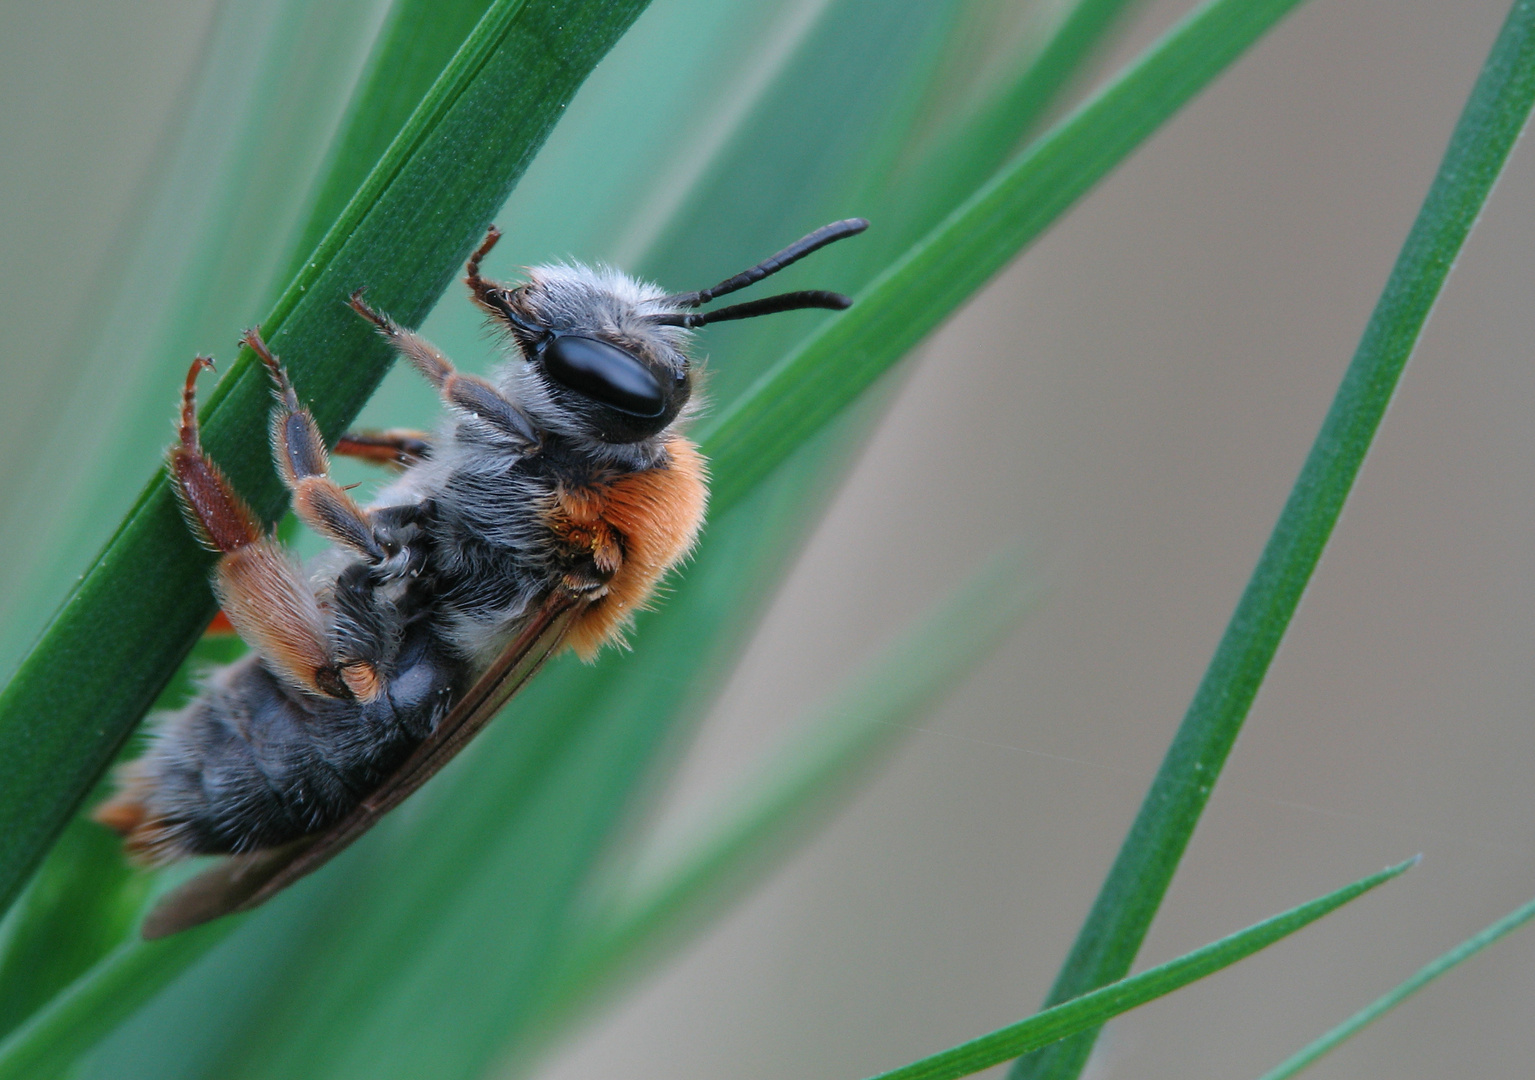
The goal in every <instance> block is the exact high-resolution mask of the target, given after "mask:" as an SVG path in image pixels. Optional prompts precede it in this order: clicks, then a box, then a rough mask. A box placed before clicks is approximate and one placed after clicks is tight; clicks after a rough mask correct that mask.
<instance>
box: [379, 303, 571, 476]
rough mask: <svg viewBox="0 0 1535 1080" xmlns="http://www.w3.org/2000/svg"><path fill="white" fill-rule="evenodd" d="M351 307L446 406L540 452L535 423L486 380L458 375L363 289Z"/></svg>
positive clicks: (528, 449)
mask: <svg viewBox="0 0 1535 1080" xmlns="http://www.w3.org/2000/svg"><path fill="white" fill-rule="evenodd" d="M351 304H352V310H353V311H355V312H357V314H359V315H361V316H362V317H363V318H364V319H367V320H368V321H369V322H370V323H372V324H373V325H374V326H375V327H376V328H377V329H378V332H379V333H380V334H382V335H383V336H384V338H385V339H386V340H387V341H388V342H389V344H391V345H393V346H394V347H395V349H396V350H398V351H399V353H400V355H401V356H403V357H405V359H407V360H409V361H410V363H411V366H412V367H414V368H415V369H416V370H417V371H419V372H420V373H421V374H422V376H423V377H424V378H425V379H426V380H427V381H428V382H429V383H431V384H432V385H433V386H435V387H436V388H437V392H438V393H440V394H441V395H442V400H443V402H444V403H445V404H447V405H449V406H451V407H453V408H455V409H460V410H462V411H464V412H466V413H469V414H470V415H471V416H475V417H478V418H479V419H480V420H482V421H483V422H484V423H485V424H487V425H488V426H489V427H490V428H491V429H492V430H494V431H495V432H496V433H497V434H498V435H500V436H502V437H503V438H505V439H507V440H509V441H511V442H512V443H514V444H515V445H516V446H517V447H518V449H519V450H521V451H522V452H523V453H527V454H531V453H534V452H536V451H537V450H538V446H539V443H540V437H539V434H538V432H537V430H535V428H534V427H533V422H532V421H531V420H529V419H528V416H527V414H526V413H524V412H523V411H522V410H521V409H520V408H518V407H517V405H516V404H515V403H513V402H511V401H509V400H507V398H506V397H505V396H504V395H503V394H502V393H501V391H499V390H497V389H496V388H495V387H494V386H492V385H491V384H490V383H488V382H486V381H485V380H484V379H481V378H477V377H475V376H473V375H465V374H463V373H461V372H459V371H457V370H456V369H455V368H454V367H453V365H452V364H451V363H449V361H448V358H447V357H446V356H444V355H442V353H441V352H439V351H438V350H437V348H436V346H434V345H433V344H432V343H431V342H429V341H427V340H426V339H425V338H424V337H422V336H421V335H420V334H413V333H411V332H410V331H409V330H407V329H405V328H404V327H403V326H401V325H400V324H399V323H397V322H395V321H394V320H393V319H391V318H390V317H389V316H388V315H385V314H382V313H381V312H377V311H374V310H373V309H372V308H371V307H369V306H368V305H367V304H366V303H364V302H363V298H362V290H361V289H358V290H357V291H356V292H354V293H353V294H352V299H351Z"/></svg>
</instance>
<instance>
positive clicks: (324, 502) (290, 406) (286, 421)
mask: <svg viewBox="0 0 1535 1080" xmlns="http://www.w3.org/2000/svg"><path fill="white" fill-rule="evenodd" d="M241 340H243V341H244V342H245V344H247V345H249V346H250V347H251V348H252V349H254V350H255V352H256V355H257V356H259V357H260V358H261V362H262V363H263V364H265V365H266V368H267V372H268V373H269V374H270V375H271V376H272V382H273V384H274V385H275V386H276V388H277V398H278V404H277V407H276V408H275V409H273V410H272V457H273V459H274V460H275V461H276V463H277V472H278V474H279V475H280V476H281V477H282V479H283V483H284V484H286V485H287V486H288V490H289V491H291V492H292V493H293V512H294V513H296V514H297V515H298V516H299V518H300V520H302V521H303V522H304V524H306V525H308V526H309V527H310V528H311V529H313V530H314V531H315V532H317V533H319V534H320V535H321V536H323V537H325V538H326V539H327V540H329V541H331V542H332V543H336V544H341V545H342V546H344V547H348V548H351V549H352V550H353V551H355V552H357V553H358V554H360V555H362V556H363V557H364V558H366V559H368V561H370V562H372V563H374V564H378V563H382V562H383V561H384V560H386V559H388V558H389V557H390V556H391V555H394V554H397V552H398V545H397V544H395V543H394V542H393V541H392V540H390V539H389V538H388V537H386V536H383V535H381V534H380V533H379V531H378V530H377V529H375V528H374V527H373V522H372V521H371V520H369V518H368V515H367V514H366V513H364V512H363V510H362V508H361V507H359V506H358V505H357V504H356V503H355V502H353V501H352V497H351V496H350V495H348V494H347V493H346V489H344V488H343V487H341V485H339V484H337V483H336V482H335V481H334V480H332V479H331V478H330V475H329V473H330V459H329V458H328V457H327V456H326V453H325V442H324V441H323V440H322V439H321V438H320V429H319V427H318V426H316V424H315V422H314V417H313V416H311V415H310V414H309V410H308V409H306V408H304V407H303V406H302V405H300V404H299V400H298V395H297V394H295V393H294V391H293V384H292V383H291V382H290V381H289V380H288V372H287V371H286V370H285V369H284V368H283V366H282V364H281V363H279V362H278V360H277V357H275V356H273V355H272V352H271V350H270V349H268V348H267V346H266V342H264V341H262V340H261V334H260V333H259V332H257V331H255V330H247V331H246V332H245V336H244V338H242V339H241Z"/></svg>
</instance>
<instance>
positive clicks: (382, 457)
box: [332, 428, 432, 469]
mask: <svg viewBox="0 0 1535 1080" xmlns="http://www.w3.org/2000/svg"><path fill="white" fill-rule="evenodd" d="M332 453H335V454H338V455H340V456H342V457H354V458H358V459H360V460H362V461H371V462H373V463H374V464H377V465H389V466H393V467H395V468H397V469H408V468H410V466H412V465H415V464H417V463H418V462H422V461H425V460H426V459H427V458H428V457H430V456H431V454H432V437H431V436H430V435H428V434H427V433H426V432H424V431H407V430H405V429H404V428H390V429H389V430H388V431H348V432H347V433H346V434H345V435H343V436H341V440H340V441H339V442H337V443H336V448H335V450H333V451H332Z"/></svg>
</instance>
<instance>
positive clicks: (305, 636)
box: [169, 356, 352, 698]
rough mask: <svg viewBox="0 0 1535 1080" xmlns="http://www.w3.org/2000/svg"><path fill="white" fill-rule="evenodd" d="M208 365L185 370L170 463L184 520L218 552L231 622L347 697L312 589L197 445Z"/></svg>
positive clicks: (319, 689)
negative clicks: (200, 379)
mask: <svg viewBox="0 0 1535 1080" xmlns="http://www.w3.org/2000/svg"><path fill="white" fill-rule="evenodd" d="M212 366H213V364H212V362H211V361H210V360H208V359H207V358H206V357H201V356H200V357H198V358H197V359H196V360H194V361H193V362H192V369H191V370H190V371H189V372H187V381H186V385H185V387H184V389H183V390H182V393H181V425H180V428H179V429H178V430H179V432H180V436H181V437H180V440H179V441H178V442H177V444H176V445H175V446H174V447H172V448H171V452H170V455H169V458H170V460H169V465H170V472H171V479H172V482H173V484H174V485H175V488H176V494H177V495H178V496H179V497H180V500H181V508H182V512H183V514H184V515H185V517H186V519H187V524H188V525H189V526H190V527H191V529H192V531H193V533H194V534H195V535H196V536H197V537H198V538H199V539H200V540H201V541H202V542H203V544H205V545H206V546H207V547H210V548H212V549H213V550H214V551H218V552H221V553H222V558H220V559H219V562H218V567H217V570H216V572H215V576H214V591H215V592H217V594H218V599H219V603H220V605H221V606H222V607H223V610H224V614H225V615H226V616H228V618H229V621H230V622H231V623H232V624H233V625H234V628H235V629H236V630H237V631H239V634H240V636H241V637H242V638H244V639H245V641H246V642H247V643H248V644H249V645H250V646H251V647H252V648H254V649H255V650H256V651H257V652H259V653H260V654H261V655H262V657H263V658H264V659H266V660H267V662H268V663H270V664H271V666H272V669H273V670H274V671H276V672H278V673H280V674H281V675H283V676H284V677H286V678H287V679H288V681H289V682H291V683H292V684H293V685H295V686H297V687H300V688H302V689H305V690H309V691H310V692H312V693H316V694H322V695H325V696H328V697H341V698H350V697H351V696H352V693H351V691H349V690H348V689H347V687H346V684H345V682H344V681H343V680H342V677H341V671H340V669H339V668H338V666H337V665H336V664H335V663H334V662H333V661H332V659H331V655H330V648H329V646H328V644H327V643H326V640H325V630H324V622H323V621H322V620H321V618H320V610H319V605H318V604H317V603H316V602H315V597H314V593H313V591H312V590H311V589H310V588H309V585H308V583H307V582H306V581H305V580H304V579H303V577H302V576H301V575H300V574H299V572H298V570H297V569H296V568H295V567H294V566H293V564H292V563H291V562H289V561H288V557H287V555H286V554H285V553H284V552H283V550H282V548H281V547H279V546H278V545H277V543H276V541H275V540H273V539H272V538H271V537H269V536H267V535H265V533H264V532H263V530H262V528H261V525H260V523H259V522H258V521H257V519H256V516H255V515H254V514H253V513H251V511H250V508H249V507H247V506H246V505H245V502H244V500H242V499H241V498H240V497H239V496H238V495H236V494H235V492H234V490H233V489H232V488H231V487H230V486H229V481H228V480H226V479H225V478H224V474H223V473H221V472H220V471H219V468H218V466H216V465H214V464H213V462H212V461H210V460H208V458H207V456H206V455H205V454H204V453H203V451H202V445H201V443H200V441H199V438H198V430H197V399H196V394H195V385H196V382H197V376H198V373H199V372H202V371H203V370H205V369H208V368H211V367H212Z"/></svg>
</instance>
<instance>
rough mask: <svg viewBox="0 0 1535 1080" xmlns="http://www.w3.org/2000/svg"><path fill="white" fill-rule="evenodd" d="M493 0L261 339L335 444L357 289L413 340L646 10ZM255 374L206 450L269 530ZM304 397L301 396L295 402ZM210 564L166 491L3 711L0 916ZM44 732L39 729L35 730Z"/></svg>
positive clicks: (343, 417)
mask: <svg viewBox="0 0 1535 1080" xmlns="http://www.w3.org/2000/svg"><path fill="white" fill-rule="evenodd" d="M643 6H644V3H643V0H628V2H624V3H592V2H584V3H583V2H578V0H565V2H563V3H545V4H537V5H525V4H523V3H521V2H520V0H500V2H498V3H496V4H494V5H493V6H492V7H491V9H490V10H489V11H488V12H487V14H486V16H485V17H484V18H483V19H482V20H481V21H480V23H479V24H478V25H477V26H476V28H475V30H474V33H473V34H471V36H470V38H469V40H468V41H467V42H466V43H465V45H464V47H463V48H462V49H461V50H460V51H459V52H458V53H457V54H456V55H455V57H454V60H453V62H452V64H450V65H449V67H448V69H447V70H445V71H444V73H443V75H442V76H441V77H440V78H439V79H438V80H437V82H436V83H435V84H434V85H433V87H432V90H431V92H430V93H429V94H428V97H427V99H426V100H425V101H423V103H422V105H421V107H420V108H419V109H418V110H417V112H416V113H415V114H413V116H412V119H411V122H410V123H408V124H407V125H406V127H405V128H404V130H402V132H401V133H400V135H399V136H398V137H397V138H396V139H395V141H394V143H393V144H391V146H390V149H389V151H388V153H386V155H385V156H384V158H383V159H382V160H381V161H380V163H379V165H378V166H377V167H376V168H375V169H374V170H373V171H372V172H371V173H370V174H369V178H368V180H367V182H366V183H365V184H364V185H363V187H362V188H361V189H360V190H359V191H358V193H357V195H356V196H355V197H354V198H353V199H352V201H351V202H350V203H349V204H348V205H347V207H346V209H345V211H344V212H343V214H342V215H341V217H340V218H339V219H338V220H337V222H336V223H335V224H334V225H333V227H332V229H331V231H330V232H329V233H328V234H327V236H326V238H325V239H324V241H323V242H322V243H321V245H320V247H319V249H318V250H317V251H316V253H315V256H314V257H313V259H311V260H310V261H309V262H307V263H306V264H305V267H304V270H303V272H301V274H300V275H299V277H298V278H297V279H296V280H295V281H294V283H293V284H292V286H291V287H290V288H289V289H288V290H287V292H286V293H285V294H284V296H283V298H282V299H281V300H280V301H279V302H278V304H277V306H276V308H275V310H274V311H273V313H272V314H271V316H270V317H269V318H268V319H267V320H266V321H265V322H264V326H265V328H266V331H267V333H268V335H269V337H270V338H271V339H272V341H273V345H274V347H275V348H277V349H278V350H279V352H282V353H285V354H286V355H285V359H286V360H287V361H288V363H289V366H290V368H291V370H292V372H293V375H294V381H295V383H296V384H297V385H298V386H299V388H300V390H301V392H303V391H304V390H305V389H306V388H308V387H315V386H323V387H325V388H326V394H325V396H323V397H320V398H318V399H316V400H315V401H314V402H313V407H314V413H315V416H316V419H317V420H318V421H319V423H320V426H321V428H322V429H323V430H324V431H325V432H326V434H327V435H328V436H329V437H331V438H334V437H335V436H336V435H338V434H339V433H340V431H341V429H342V428H343V427H344V426H345V424H346V423H347V422H348V421H349V420H350V419H351V417H352V416H353V415H355V413H356V411H357V410H358V409H359V408H360V407H361V405H362V403H363V402H364V401H365V400H366V399H367V397H368V394H369V393H370V392H371V391H372V390H373V388H374V387H375V386H376V385H377V383H378V380H379V379H380V378H381V377H382V376H383V373H384V372H385V371H386V370H387V368H388V366H389V364H390V363H391V362H392V357H391V356H390V355H389V351H388V350H387V348H385V347H384V346H383V343H382V342H381V341H378V340H377V337H376V335H372V334H371V333H370V332H369V331H368V329H367V328H366V327H365V326H362V325H360V324H359V320H357V319H356V318H355V317H350V318H349V317H348V315H349V313H348V312H347V311H346V308H345V305H344V303H343V302H342V301H343V299H344V297H345V296H346V295H347V294H348V293H350V292H351V291H352V290H353V289H355V288H357V287H358V286H359V285H363V284H366V285H368V286H369V287H370V289H371V292H370V295H371V296H372V297H373V299H374V301H375V302H376V303H377V304H378V305H379V306H381V307H383V308H385V309H386V310H391V311H392V312H393V313H394V314H396V316H397V317H398V318H399V319H400V320H401V321H402V322H404V323H407V324H411V325H413V324H415V323H418V322H419V321H420V320H421V319H422V318H423V317H424V315H425V313H426V312H427V310H429V309H430V307H431V305H432V303H433V302H435V300H436V299H437V297H438V296H440V295H441V293H442V291H443V289H444V288H445V287H446V285H447V283H448V281H449V280H450V279H451V277H452V275H453V273H454V271H455V270H456V268H457V265H458V263H459V262H460V261H461V259H462V258H463V257H464V256H465V255H466V254H467V252H468V251H469V249H470V248H471V247H472V246H473V244H474V242H475V241H476V239H477V238H478V236H479V234H480V233H481V232H482V230H483V228H484V226H485V224H486V222H488V221H489V219H490V216H491V215H492V213H494V211H495V209H496V208H497V207H498V206H500V205H501V203H502V202H503V201H504V200H505V197H506V194H507V192H508V191H509V190H510V188H511V186H512V184H513V183H514V182H515V180H516V178H517V177H518V176H519V175H520V174H521V172H522V170H523V169H524V168H525V167H526V165H527V162H528V161H529V160H530V159H531V156H532V154H533V153H534V152H535V151H536V149H537V147H538V146H539V145H540V144H541V143H542V142H543V140H544V138H545V137H546V136H547V134H548V131H549V129H550V128H551V127H552V126H553V124H554V122H555V120H557V119H558V117H559V115H560V111H561V109H562V107H563V105H564V103H565V102H566V101H568V100H569V98H570V97H571V95H572V94H574V92H575V90H576V88H577V87H578V86H579V85H580V82H581V80H582V79H583V78H584V77H585V75H586V73H587V72H589V71H590V70H591V67H592V66H593V65H594V64H595V63H596V61H597V60H598V59H599V58H600V57H601V56H602V55H603V53H605V52H606V51H607V49H608V48H609V47H611V45H612V43H613V42H614V41H615V40H616V39H617V37H618V35H619V34H621V33H622V32H623V30H624V29H626V28H627V27H628V25H629V23H630V22H631V21H632V20H633V19H634V17H635V16H636V15H637V14H638V13H639V11H640V10H641V8H643ZM261 380H262V374H261V372H260V370H259V367H256V366H253V364H252V361H251V358H250V357H249V356H248V355H247V356H245V357H243V358H242V361H241V362H240V363H239V364H237V365H236V366H235V367H234V369H233V370H232V371H231V372H230V375H229V376H228V377H226V378H225V379H224V380H222V381H221V382H220V383H219V385H218V387H217V388H216V389H215V390H214V392H213V393H212V394H211V395H210V396H209V402H208V405H207V407H205V408H204V410H203V420H204V424H205V428H204V431H205V436H204V445H205V446H206V447H207V448H208V449H209V452H210V454H211V455H212V456H213V457H214V458H215V459H216V460H218V461H220V462H221V463H222V464H224V465H225V467H226V471H227V472H228V473H229V475H230V479H231V481H232V482H233V483H234V485H235V486H236V488H237V489H239V490H241V491H242V492H244V493H245V494H246V495H247V496H248V497H249V499H250V501H251V503H252V504H253V506H255V508H256V509H257V511H258V512H259V513H261V514H262V516H264V517H266V518H268V519H270V518H272V517H274V516H275V515H276V512H277V511H278V509H279V508H280V507H281V505H282V503H283V494H282V491H281V489H280V487H279V486H278V484H277V482H276V478H275V476H274V475H273V473H272V471H271V469H270V468H269V467H267V465H266V463H265V462H264V461H262V460H261V459H262V458H263V457H264V454H262V453H259V452H258V453H252V452H250V450H251V448H255V447H261V446H262V445H263V444H264V442H265V434H264V428H265V423H266V421H265V413H266V409H267V404H268V403H267V396H268V395H267V390H266V388H265V387H264V386H263V385H262V382H261ZM306 396H307V395H306ZM209 561H210V560H209V557H208V555H207V553H205V552H202V551H200V550H199V549H198V548H197V547H196V546H195V545H194V544H193V543H192V542H191V540H190V538H189V537H188V535H187V532H186V529H185V527H184V525H183V524H182V523H181V521H180V520H179V514H178V512H177V510H176V508H175V505H174V499H173V498H172V496H171V494H170V491H169V489H168V487H167V485H166V483H165V480H164V477H163V474H162V475H160V476H157V477H156V478H155V479H154V480H153V481H152V482H151V483H150V485H149V487H148V488H147V489H146V490H145V492H144V494H143V495H142V496H141V497H140V500H139V502H138V504H137V505H136V506H135V508H134V510H133V511H132V513H130V515H129V517H128V519H127V520H126V521H125V522H124V524H123V525H122V527H121V528H120V529H119V530H118V532H117V534H116V535H115V536H114V537H113V538H112V540H111V541H110V542H109V544H108V545H107V547H106V549H105V550H104V551H103V552H102V554H101V556H100V557H99V558H98V560H97V562H96V563H95V565H94V566H93V567H92V568H91V570H90V571H89V572H88V573H87V574H86V576H85V577H84V579H83V580H82V581H81V582H80V584H79V586H78V587H77V588H76V590H75V592H74V593H73V594H72V596H71V597H70V599H69V601H68V602H67V603H66V604H65V605H64V607H63V608H62V609H61V610H60V611H59V613H58V615H57V616H56V617H55V618H54V620H53V622H52V624H51V625H50V627H49V629H48V630H47V632H46V633H45V635H44V636H43V638H42V640H41V641H40V642H39V643H38V645H37V647H36V648H34V650H33V651H32V653H31V654H30V655H29V657H28V658H27V660H26V661H25V662H24V663H23V664H22V666H21V668H20V670H19V671H18V672H17V674H16V676H15V678H14V679H13V680H12V681H11V683H10V685H9V686H8V687H7V688H6V690H5V692H4V694H3V695H0V749H3V750H4V751H5V752H4V753H3V754H0V760H3V762H4V764H3V766H0V830H3V833H4V835H5V837H6V844H5V846H4V848H3V849H0V902H4V903H8V902H9V901H10V899H11V898H12V897H14V895H15V893H16V891H17V889H19V888H20V886H21V884H22V883H23V882H24V881H25V880H26V878H27V876H28V875H29V874H30V872H31V870H32V869H33V868H34V867H35V866H36V865H37V862H38V860H39V859H40V858H41V856H42V854H43V852H44V851H45V850H46V849H47V846H48V844H49V843H50V842H51V841H52V839H53V837H54V836H55V835H57V833H58V831H59V830H60V829H61V828H62V827H63V824H64V822H65V821H66V820H67V819H68V816H69V814H70V813H71V812H72V810H73V809H74V807H75V806H76V805H77V804H78V802H79V800H80V799H81V797H83V795H84V794H85V792H86V791H87V790H88V789H89V787H90V785H91V784H92V783H94V781H95V779H96V777H97V776H98V775H99V774H100V772H101V770H102V768H103V767H104V766H105V765H106V763H107V762H108V761H109V760H110V758H111V756H112V753H113V752H114V751H115V749H116V747H117V746H118V744H119V743H120V742H121V741H122V739H123V738H124V737H125V736H126V735H127V733H128V732H129V731H130V730H131V729H132V727H133V725H134V724H135V723H136V722H137V721H138V719H139V717H140V716H142V715H143V713H144V711H145V710H146V709H147V708H148V707H149V705H150V704H151V702H152V701H153V699H154V696H155V694H156V693H157V692H158V690H159V688H160V687H161V686H162V685H163V684H164V683H165V682H166V680H167V679H169V677H170V675H171V674H172V672H173V671H174V670H175V667H176V665H177V663H179V662H180V660H181V658H182V657H183V656H184V655H185V654H186V652H187V650H188V649H189V648H190V647H191V644H192V643H193V642H194V641H195V640H196V637H197V635H198V634H199V632H200V631H201V629H202V627H203V626H205V625H206V623H207V620H208V619H209V618H210V617H211V614H212V610H213V601H212V596H211V594H210V592H209V591H208V586H207V580H206V574H207V570H208V566H209ZM45 720H46V722H44V721H45Z"/></svg>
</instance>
